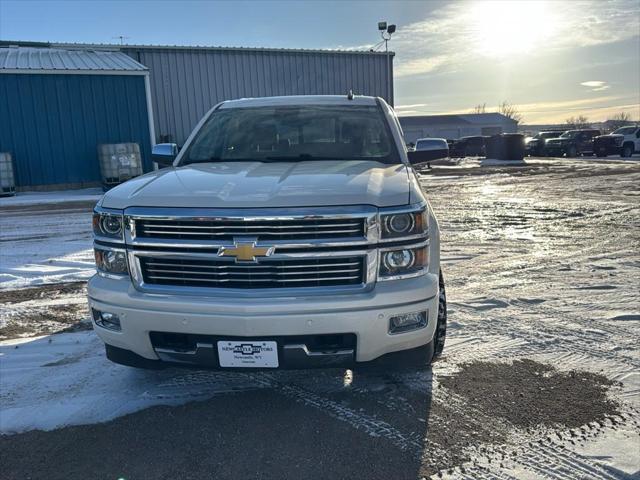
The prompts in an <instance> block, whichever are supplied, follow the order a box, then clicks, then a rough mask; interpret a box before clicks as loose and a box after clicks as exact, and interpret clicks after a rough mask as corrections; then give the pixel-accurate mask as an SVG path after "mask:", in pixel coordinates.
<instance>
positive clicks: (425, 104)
mask: <svg viewBox="0 0 640 480" xmlns="http://www.w3.org/2000/svg"><path fill="white" fill-rule="evenodd" d="M428 105H429V104H428V103H413V104H411V105H396V106H395V107H393V109H394V110H406V109H415V108H418V107H426V106H428Z"/></svg>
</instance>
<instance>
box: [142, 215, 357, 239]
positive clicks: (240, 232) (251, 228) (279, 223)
mask: <svg viewBox="0 0 640 480" xmlns="http://www.w3.org/2000/svg"><path fill="white" fill-rule="evenodd" d="M133 220H134V223H135V232H136V237H139V238H142V239H143V238H152V239H174V240H179V239H185V240H219V241H220V240H223V241H232V240H233V239H234V237H238V236H252V237H257V238H258V239H259V238H261V237H264V238H265V239H268V240H295V241H303V240H305V239H308V240H317V239H320V238H322V239H335V238H341V239H344V238H354V239H355V238H364V237H365V218H364V217H358V218H316V219H307V218H292V219H276V220H253V219H247V220H235V219H225V218H221V219H215V218H203V219H188V220H180V219H176V220H168V219H153V218H134V219H133Z"/></svg>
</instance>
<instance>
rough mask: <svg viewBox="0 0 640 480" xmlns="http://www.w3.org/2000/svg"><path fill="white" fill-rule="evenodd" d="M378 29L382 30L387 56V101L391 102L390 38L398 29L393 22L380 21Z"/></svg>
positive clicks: (381, 34)
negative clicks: (388, 23)
mask: <svg viewBox="0 0 640 480" xmlns="http://www.w3.org/2000/svg"><path fill="white" fill-rule="evenodd" d="M378 30H379V31H380V36H381V37H382V41H383V42H384V52H385V54H386V56H387V102H389V103H390V104H391V103H392V101H391V95H392V89H391V57H390V56H389V40H391V34H392V33H394V32H395V31H396V26H395V25H393V24H391V25H387V22H378Z"/></svg>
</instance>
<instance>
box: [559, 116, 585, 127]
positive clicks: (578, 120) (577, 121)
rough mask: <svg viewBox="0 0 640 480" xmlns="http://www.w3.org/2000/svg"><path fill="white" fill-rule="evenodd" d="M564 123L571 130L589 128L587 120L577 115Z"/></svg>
mask: <svg viewBox="0 0 640 480" xmlns="http://www.w3.org/2000/svg"><path fill="white" fill-rule="evenodd" d="M564 123H565V124H566V125H567V128H571V129H573V130H578V129H581V128H588V127H590V126H591V124H590V123H589V119H588V118H587V117H585V116H584V115H578V116H577V117H569V118H567V119H566V120H565V121H564Z"/></svg>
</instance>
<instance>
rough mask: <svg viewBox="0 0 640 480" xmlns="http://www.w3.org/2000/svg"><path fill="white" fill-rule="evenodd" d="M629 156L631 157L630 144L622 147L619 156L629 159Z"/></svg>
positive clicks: (631, 148)
mask: <svg viewBox="0 0 640 480" xmlns="http://www.w3.org/2000/svg"><path fill="white" fill-rule="evenodd" d="M631 155H633V145H631V144H630V143H626V144H624V145H623V146H622V153H620V156H621V157H622V158H629V157H630V156H631Z"/></svg>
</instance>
